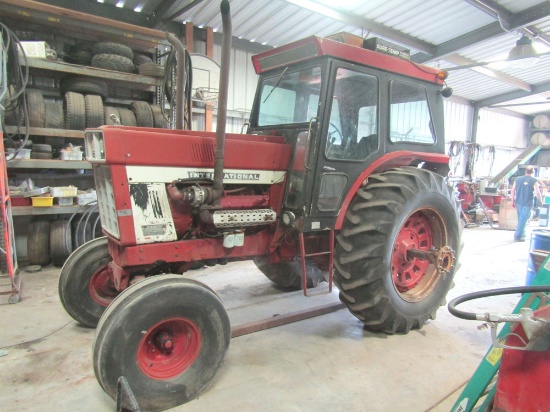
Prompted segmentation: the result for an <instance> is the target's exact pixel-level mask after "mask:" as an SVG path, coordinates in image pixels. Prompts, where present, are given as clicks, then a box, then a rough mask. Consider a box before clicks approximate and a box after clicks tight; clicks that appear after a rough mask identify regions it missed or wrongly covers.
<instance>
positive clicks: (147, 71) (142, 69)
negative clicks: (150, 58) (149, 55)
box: [138, 62, 164, 77]
mask: <svg viewBox="0 0 550 412" xmlns="http://www.w3.org/2000/svg"><path fill="white" fill-rule="evenodd" d="M138 73H139V74H141V75H142V76H151V77H164V66H163V65H162V64H156V63H152V62H151V63H143V64H140V65H139V66H138Z"/></svg>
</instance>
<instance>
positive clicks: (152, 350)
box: [137, 318, 201, 380]
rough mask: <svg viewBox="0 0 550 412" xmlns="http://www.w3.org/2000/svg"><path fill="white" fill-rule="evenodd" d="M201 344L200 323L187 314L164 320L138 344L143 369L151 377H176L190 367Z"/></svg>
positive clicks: (138, 356)
mask: <svg viewBox="0 0 550 412" xmlns="http://www.w3.org/2000/svg"><path fill="white" fill-rule="evenodd" d="M200 348H201V333H200V330H199V328H198V327H197V325H195V323H193V322H191V321H190V320H189V319H186V318H172V319H168V320H164V321H161V322H159V323H157V324H156V325H154V326H153V327H152V328H150V329H149V330H148V331H147V333H146V334H145V336H144V337H143V338H142V339H141V341H140V343H139V346H138V353H137V361H138V365H139V368H140V369H141V371H142V372H143V373H144V374H145V375H147V376H149V377H150V378H152V379H158V380H166V379H171V378H174V377H176V376H178V375H180V374H181V373H183V372H184V371H185V370H186V369H187V368H188V367H190V366H191V365H192V364H193V362H194V361H195V359H196V358H197V356H198V355H199V352H200Z"/></svg>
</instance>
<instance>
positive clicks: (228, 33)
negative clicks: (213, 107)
mask: <svg viewBox="0 0 550 412" xmlns="http://www.w3.org/2000/svg"><path fill="white" fill-rule="evenodd" d="M220 11H221V13H222V30H223V40H222V60H221V66H220V84H219V86H218V87H219V97H218V119H217V124H216V148H215V151H214V187H213V192H214V193H213V194H212V195H213V200H214V203H215V204H216V203H219V199H220V198H221V197H222V194H223V165H224V154H225V123H226V119H227V97H228V89H229V65H230V62H231V43H232V36H233V34H232V26H231V10H230V7H229V1H228V0H222V2H221V5H220Z"/></svg>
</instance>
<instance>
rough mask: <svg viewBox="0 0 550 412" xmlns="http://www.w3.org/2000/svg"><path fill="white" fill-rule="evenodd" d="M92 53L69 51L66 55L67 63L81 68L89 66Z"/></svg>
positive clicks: (88, 51) (87, 51) (89, 51)
mask: <svg viewBox="0 0 550 412" xmlns="http://www.w3.org/2000/svg"><path fill="white" fill-rule="evenodd" d="M92 56H93V53H92V51H91V50H89V49H87V50H85V49H83V50H73V49H72V48H71V50H70V51H69V54H68V55H67V61H68V62H69V63H73V64H80V65H82V66H89V65H90V63H91V62H92Z"/></svg>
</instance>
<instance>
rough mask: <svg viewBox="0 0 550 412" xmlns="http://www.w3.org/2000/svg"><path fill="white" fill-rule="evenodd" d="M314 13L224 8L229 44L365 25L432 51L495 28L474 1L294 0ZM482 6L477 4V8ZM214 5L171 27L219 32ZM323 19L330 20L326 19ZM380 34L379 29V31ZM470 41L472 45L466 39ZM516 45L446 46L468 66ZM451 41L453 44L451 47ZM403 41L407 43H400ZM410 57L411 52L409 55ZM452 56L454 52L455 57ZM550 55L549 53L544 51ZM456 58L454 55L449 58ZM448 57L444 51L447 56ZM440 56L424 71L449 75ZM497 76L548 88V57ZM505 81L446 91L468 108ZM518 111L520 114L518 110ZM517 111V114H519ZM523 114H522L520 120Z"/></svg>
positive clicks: (141, 1)
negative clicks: (328, 10)
mask: <svg viewBox="0 0 550 412" xmlns="http://www.w3.org/2000/svg"><path fill="white" fill-rule="evenodd" d="M104 1H105V4H110V5H116V4H117V3H119V5H122V2H124V4H123V7H124V8H127V9H132V10H133V9H135V8H136V7H138V6H143V10H142V12H143V13H151V12H153V11H154V10H156V9H157V8H158V7H159V6H161V4H163V2H164V0H104ZM301 1H302V2H307V3H308V4H309V5H310V6H311V5H312V4H315V3H317V4H319V5H320V6H319V8H316V7H308V8H306V7H300V6H299V5H296V4H295V3H296V2H297V0H288V1H287V0H230V4H231V10H232V16H233V34H234V36H235V37H239V38H242V39H246V40H249V41H254V42H258V43H262V44H267V45H271V46H280V45H283V44H286V43H289V42H291V41H295V40H298V39H301V38H304V37H307V36H310V35H318V36H326V35H330V34H333V33H337V32H340V31H348V32H351V33H353V34H356V35H360V36H366V35H367V34H368V35H369V36H370V37H372V36H376V35H379V34H377V33H371V32H369V22H375V23H376V24H378V25H383V26H385V27H386V28H387V31H386V35H385V36H380V37H383V38H386V39H387V40H390V41H392V39H391V35H392V34H395V35H396V36H397V35H399V34H402V35H408V36H411V37H413V38H415V39H418V40H420V41H422V42H424V43H423V44H426V43H427V44H428V45H433V46H438V45H441V44H442V43H445V42H448V41H451V40H453V39H457V38H458V39H461V38H460V36H461V35H466V34H468V33H472V32H473V33H478V35H477V36H476V37H475V40H476V41H479V39H480V38H481V37H482V36H483V33H484V31H483V28H488V27H491V28H492V34H493V35H495V34H498V30H499V26H498V24H499V21H498V19H497V18H496V17H495V15H494V14H491V12H490V11H487V9H485V11H484V10H482V9H480V8H478V7H476V5H475V4H473V3H474V2H473V1H464V0H445V1H439V0H407V1H403V0H369V1H368V2H367V1H363V0H353V1H351V0H350V1H346V2H344V1H339V2H338V1H334V0H301ZM546 1H548V0H521V1H518V0H493V2H494V3H496V4H497V5H498V6H499V7H501V8H504V11H507V13H504V14H506V15H507V16H513V15H517V14H518V13H522V12H524V11H525V10H527V9H529V8H531V7H535V6H539V8H540V6H541V5H544V3H545V2H546ZM191 2H192V0H176V1H174V2H173V3H172V4H171V6H170V7H169V9H168V11H167V12H166V13H165V15H171V14H173V13H174V12H175V11H178V10H181V9H182V7H185V6H186V5H189V4H190V3H191ZM478 2H479V3H482V2H483V0H478ZM219 3H220V2H219V1H218V0H203V1H202V2H200V3H198V4H197V5H196V6H194V7H193V8H192V9H190V10H187V11H186V12H184V13H183V14H181V15H180V16H177V18H176V21H179V22H183V21H190V22H192V23H193V24H194V25H195V26H197V27H206V26H208V27H212V28H214V30H215V31H218V30H221V16H220V13H219ZM326 7H331V8H332V9H333V10H334V13H332V14H331V13H322V10H321V9H326ZM327 14H330V16H327ZM378 27H380V26H378ZM536 29H537V31H538V32H539V33H541V34H542V35H543V36H547V38H550V17H547V18H545V19H544V20H542V21H538V22H537V23H536ZM476 30H477V32H476ZM469 38H472V37H471V36H470V37H469ZM519 38H520V34H518V33H508V32H506V31H504V30H502V34H501V35H497V36H496V37H493V38H490V39H487V40H483V41H480V42H478V43H476V44H472V45H470V44H465V43H461V42H460V41H462V40H460V41H458V42H457V41H455V42H451V43H452V46H453V48H451V52H452V53H457V54H459V55H460V56H462V57H464V58H467V59H470V60H472V61H474V62H484V61H490V60H494V59H497V58H505V57H506V56H507V55H508V52H509V51H510V49H512V47H514V46H515V44H516V42H517V40H518V39H519ZM458 39H457V40H458ZM405 40H406V39H405ZM408 48H410V49H411V51H412V53H415V52H417V50H415V49H414V48H411V47H408ZM457 48H458V50H457ZM549 49H550V48H549ZM455 50H456V51H455ZM447 51H448V49H447ZM444 59H445V56H444V57H442V58H440V61H439V62H433V63H432V64H430V65H431V66H438V65H439V66H441V67H450V66H452V64H449V63H447V62H445V60H444ZM499 70H500V72H501V73H503V74H506V75H508V76H512V77H513V78H515V79H518V80H521V81H523V82H526V83H528V84H531V85H537V84H544V83H548V82H550V56H547V57H544V58H542V59H541V60H540V61H539V62H538V63H537V65H535V66H533V67H531V68H527V69H516V68H511V67H506V68H500V69H499ZM505 81H506V78H503V79H502V80H495V79H493V78H491V77H487V76H484V75H482V74H479V73H477V72H475V71H473V70H460V71H453V72H451V75H450V77H449V80H448V83H449V85H450V86H451V87H453V88H454V90H455V95H456V96H459V97H462V98H465V99H467V100H470V101H475V100H479V99H485V98H488V97H493V96H498V95H500V94H503V93H508V92H511V91H514V90H518V89H517V85H513V84H509V83H506V82H505ZM522 110H523V109H522ZM518 111H520V110H519V109H518ZM522 113H524V112H522Z"/></svg>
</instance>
